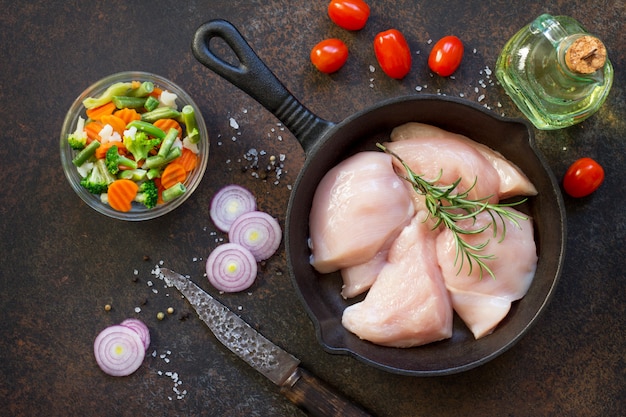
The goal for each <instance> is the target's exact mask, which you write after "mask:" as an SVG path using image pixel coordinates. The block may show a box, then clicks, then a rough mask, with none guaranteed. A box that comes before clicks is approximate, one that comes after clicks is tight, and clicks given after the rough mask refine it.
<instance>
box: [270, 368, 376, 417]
mask: <svg viewBox="0 0 626 417" xmlns="http://www.w3.org/2000/svg"><path fill="white" fill-rule="evenodd" d="M291 380H292V381H293V380H295V382H294V383H292V384H287V385H286V386H283V387H282V388H281V393H282V394H283V395H284V396H285V397H287V398H288V399H289V400H290V401H291V402H292V403H294V404H296V405H297V406H298V407H300V408H301V409H302V410H304V411H306V412H307V413H308V414H309V415H312V416H318V417H326V416H341V417H356V416H363V417H364V416H370V417H371V416H372V415H371V414H370V413H368V412H367V411H365V410H364V409H362V408H361V407H359V406H358V405H356V404H355V403H353V402H351V401H350V400H348V399H347V398H345V397H343V396H342V395H340V394H338V393H337V392H336V391H334V390H333V389H332V388H330V387H329V386H328V385H326V384H324V383H323V382H322V381H321V380H319V379H317V378H316V377H315V376H313V375H312V374H311V373H309V372H307V371H306V370H304V369H303V368H297V369H296V371H295V372H294V375H293V376H292V378H291Z"/></svg>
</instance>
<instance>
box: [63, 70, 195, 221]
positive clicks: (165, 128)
mask: <svg viewBox="0 0 626 417" xmlns="http://www.w3.org/2000/svg"><path fill="white" fill-rule="evenodd" d="M177 98H178V97H177V95H176V94H174V93H171V92H169V91H167V90H164V89H161V88H159V87H158V86H157V85H155V84H154V83H153V82H151V81H144V82H139V81H131V82H117V83H114V84H112V85H111V86H109V87H108V88H107V89H106V90H105V91H104V92H103V93H102V94H101V95H100V96H99V97H88V98H86V99H85V100H84V101H83V105H84V107H85V116H86V118H83V117H82V116H79V118H78V121H77V123H76V128H75V130H74V131H73V132H72V133H70V134H69V135H68V137H67V143H68V145H69V146H70V147H71V148H72V149H73V150H75V151H76V154H75V155H74V158H73V159H72V163H73V164H74V165H75V166H76V168H77V170H78V172H79V174H80V176H81V178H82V179H81V181H80V185H81V186H83V187H84V188H85V189H86V190H87V191H89V192H90V193H92V194H97V195H99V196H100V200H101V201H102V202H103V203H105V204H109V205H110V206H111V208H113V209H115V210H117V211H122V212H127V211H130V210H131V209H132V207H133V205H141V206H143V207H145V208H148V209H152V208H154V207H157V206H158V205H160V204H163V203H166V202H168V201H171V200H174V199H176V198H178V197H180V196H182V195H183V194H184V193H185V192H186V191H187V190H186V187H185V181H186V179H187V178H188V177H189V174H190V173H191V172H192V171H193V169H194V168H195V167H196V166H197V165H198V162H199V156H198V153H199V149H198V143H199V141H200V134H199V130H198V125H197V120H196V113H195V109H194V108H193V106H191V105H185V106H184V107H183V108H182V109H181V110H178V107H177V104H176V100H177Z"/></svg>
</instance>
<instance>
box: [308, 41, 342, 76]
mask: <svg viewBox="0 0 626 417" xmlns="http://www.w3.org/2000/svg"><path fill="white" fill-rule="evenodd" d="M347 59H348V47H347V46H346V44H345V43H343V42H342V41H341V40H339V39H334V38H333V39H325V40H323V41H321V42H320V43H318V44H317V45H315V46H314V47H313V49H312V50H311V62H312V63H313V65H315V67H317V69H318V70H320V71H321V72H324V73H326V74H330V73H331V72H335V71H337V70H339V68H341V67H343V64H345V63H346V60H347Z"/></svg>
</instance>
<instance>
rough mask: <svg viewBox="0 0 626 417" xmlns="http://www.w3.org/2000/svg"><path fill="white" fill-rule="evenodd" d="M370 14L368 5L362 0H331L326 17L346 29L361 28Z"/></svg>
mask: <svg viewBox="0 0 626 417" xmlns="http://www.w3.org/2000/svg"><path fill="white" fill-rule="evenodd" d="M369 16H370V7H369V6H368V5H367V3H365V2H364V1H363V0H333V1H331V2H330V4H329V5H328V17H330V20H332V21H333V22H335V24H337V26H339V27H342V28H344V29H347V30H359V29H363V27H364V26H365V23H366V22H367V19H368V18H369Z"/></svg>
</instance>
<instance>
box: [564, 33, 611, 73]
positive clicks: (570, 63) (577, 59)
mask: <svg viewBox="0 0 626 417" xmlns="http://www.w3.org/2000/svg"><path fill="white" fill-rule="evenodd" d="M605 62H606V48H605V46H604V44H603V43H602V41H601V40H600V39H598V38H596V37H594V36H589V35H584V36H581V37H580V38H578V39H576V40H575V41H574V43H572V45H571V46H570V47H569V48H567V52H565V63H566V64H567V67H568V68H569V69H570V70H571V71H573V72H577V73H579V74H591V73H594V72H596V71H597V70H599V69H600V68H602V67H604V63H605Z"/></svg>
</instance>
